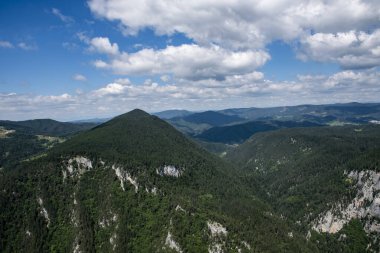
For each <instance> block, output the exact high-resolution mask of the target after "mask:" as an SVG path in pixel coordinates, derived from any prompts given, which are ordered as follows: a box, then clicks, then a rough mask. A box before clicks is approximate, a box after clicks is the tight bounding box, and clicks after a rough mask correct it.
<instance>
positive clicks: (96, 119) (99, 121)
mask: <svg viewBox="0 0 380 253" xmlns="http://www.w3.org/2000/svg"><path fill="white" fill-rule="evenodd" d="M110 119H112V118H92V119H81V120H74V121H71V122H70V123H74V124H78V123H79V124H80V123H95V124H101V123H104V122H107V121H109V120H110Z"/></svg>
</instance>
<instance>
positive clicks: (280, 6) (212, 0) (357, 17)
mask: <svg viewBox="0 0 380 253" xmlns="http://www.w3.org/2000/svg"><path fill="white" fill-rule="evenodd" d="M88 4H89V7H90V9H91V11H92V12H93V13H94V14H96V15H97V16H99V17H103V18H106V19H108V20H112V21H119V22H120V23H121V24H122V25H123V27H124V32H125V33H126V34H136V33H137V32H138V31H139V30H141V29H144V28H146V27H150V28H153V29H154V30H155V32H156V33H157V34H169V35H170V34H173V33H174V32H180V33H184V34H185V35H186V36H187V37H189V38H191V39H193V40H195V42H197V43H199V44H201V45H204V44H207V45H209V44H212V43H214V44H218V45H220V46H222V47H228V48H234V49H238V48H240V49H247V48H250V49H252V48H255V49H257V48H263V47H264V46H265V44H266V43H268V42H270V41H273V40H285V41H288V40H293V39H296V38H298V37H299V36H300V35H302V34H304V33H305V32H306V33H308V32H309V31H310V30H313V31H315V32H322V33H337V32H347V31H349V30H363V29H367V28H368V27H371V28H376V27H379V26H380V24H379V9H380V2H379V1H375V0H349V1H347V0H335V1H328V0H313V1H310V0H282V1H278V0H258V1H254V2H252V1H233V0H218V1H216V0H193V1H187V0H179V1H164V0H138V1H137V0H135V1H133V0H130V1H119V0H89V2H88Z"/></svg>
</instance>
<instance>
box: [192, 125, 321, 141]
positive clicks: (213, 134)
mask: <svg viewBox="0 0 380 253" xmlns="http://www.w3.org/2000/svg"><path fill="white" fill-rule="evenodd" d="M315 126H321V125H320V124H317V123H313V122H308V121H301V122H296V121H276V120H272V121H250V122H246V123H242V124H236V125H230V126H220V127H212V128H210V129H207V130H206V131H204V132H202V133H201V134H199V135H196V136H195V137H196V138H198V139H201V140H203V141H207V142H219V143H226V144H235V143H242V142H244V141H245V140H247V139H248V138H249V137H251V136H252V135H253V134H255V133H258V132H266V131H272V130H276V129H280V128H292V127H315Z"/></svg>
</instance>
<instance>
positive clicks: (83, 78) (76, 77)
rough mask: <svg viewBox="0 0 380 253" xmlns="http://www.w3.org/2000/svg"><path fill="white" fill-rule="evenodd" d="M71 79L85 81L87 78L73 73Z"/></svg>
mask: <svg viewBox="0 0 380 253" xmlns="http://www.w3.org/2000/svg"><path fill="white" fill-rule="evenodd" d="M73 79H74V80H75V81H81V82H85V81H87V78H86V77H85V76H84V75H81V74H75V75H73Z"/></svg>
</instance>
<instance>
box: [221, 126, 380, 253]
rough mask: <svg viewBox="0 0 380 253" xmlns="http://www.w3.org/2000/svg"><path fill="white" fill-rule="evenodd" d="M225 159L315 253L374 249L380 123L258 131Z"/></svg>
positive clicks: (379, 216) (379, 210)
mask: <svg viewBox="0 0 380 253" xmlns="http://www.w3.org/2000/svg"><path fill="white" fill-rule="evenodd" d="M225 157H226V159H227V160H229V161H230V162H231V163H234V164H236V166H237V167H238V168H240V172H241V173H242V175H244V177H245V178H246V180H247V181H249V182H252V189H253V190H254V191H255V192H256V193H257V195H258V196H260V197H261V198H262V199H264V200H266V201H267V202H268V203H270V204H271V206H273V207H274V209H275V211H276V212H278V213H280V214H282V215H284V216H285V217H287V218H288V219H290V220H292V221H293V222H294V223H296V224H299V227H300V229H301V230H304V233H305V234H306V233H308V234H309V238H310V241H312V242H317V244H318V248H319V249H320V250H321V251H322V252H367V251H370V252H379V250H380V249H379V244H378V240H379V238H380V126H378V125H377V126H376V125H360V126H344V127H318V128H294V129H282V130H278V131H272V132H264V133H257V134H255V135H253V136H252V137H251V138H250V139H249V140H247V141H246V142H245V143H243V144H242V145H240V146H238V147H237V148H235V149H230V150H229V151H228V152H227V155H226V156H225ZM257 182H260V184H259V186H260V187H257V186H258V184H257Z"/></svg>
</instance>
